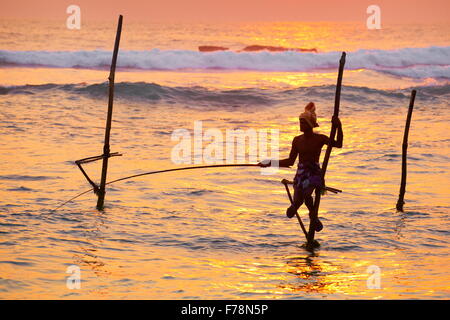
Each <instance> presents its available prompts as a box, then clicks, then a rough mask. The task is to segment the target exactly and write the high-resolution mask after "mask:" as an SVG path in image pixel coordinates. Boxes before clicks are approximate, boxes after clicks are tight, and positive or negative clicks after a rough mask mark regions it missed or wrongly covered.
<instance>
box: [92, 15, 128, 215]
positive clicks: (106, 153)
mask: <svg viewBox="0 0 450 320" xmlns="http://www.w3.org/2000/svg"><path fill="white" fill-rule="evenodd" d="M121 33H122V15H120V16H119V23H118V25H117V33H116V42H115V44H114V52H113V57H112V61H111V70H110V73H109V78H108V80H109V100H108V117H107V119H106V129H105V143H104V146H103V165H102V177H101V180H100V187H99V191H98V199H97V210H103V204H104V202H105V186H106V173H107V171H108V159H109V157H110V149H109V136H110V133H111V121H112V111H113V100H114V75H115V72H116V62H117V54H118V52H119V43H120V34H121Z"/></svg>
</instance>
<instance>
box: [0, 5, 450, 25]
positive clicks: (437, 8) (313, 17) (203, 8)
mask: <svg viewBox="0 0 450 320" xmlns="http://www.w3.org/2000/svg"><path fill="white" fill-rule="evenodd" d="M71 4H76V5H79V6H80V7H81V13H82V18H84V19H88V20H111V19H114V20H115V19H116V17H117V15H118V14H119V13H121V14H123V15H124V16H125V17H126V19H127V20H128V21H133V20H134V21H140V20H154V21H155V20H158V21H159V20H175V21H177V20H183V21H218V20H220V21H227V20H231V21H360V20H362V21H365V20H366V18H367V14H366V8H367V7H368V6H369V5H371V4H376V5H378V6H380V7H381V13H382V21H385V22H394V21H398V22H445V21H446V22H448V21H449V20H450V18H449V12H450V1H449V0H395V1H394V0H340V1H338V0H309V1H304V0H125V1H114V0H70V1H67V0H38V1H29V0H2V1H1V11H0V17H11V18H31V17H34V18H38V19H39V18H52V19H58V18H60V17H61V18H62V19H65V17H67V14H66V12H65V11H66V8H67V6H68V5H71Z"/></svg>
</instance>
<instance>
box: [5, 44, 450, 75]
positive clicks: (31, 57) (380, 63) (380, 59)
mask: <svg viewBox="0 0 450 320" xmlns="http://www.w3.org/2000/svg"><path fill="white" fill-rule="evenodd" d="M339 57H340V52H323V53H311V52H297V51H285V52H269V51H261V52H233V51H218V52H207V53H203V52H198V51H191V50H160V49H152V50H142V51H132V50H121V51H120V54H119V58H118V64H117V65H118V67H121V68H130V69H142V70H186V69H189V70H192V69H194V70H204V69H219V70H220V69H224V70H256V71H303V72H308V71H314V70H323V69H335V68H337V66H338V61H339ZM110 62H111V52H110V51H103V50H92V51H9V50H0V66H3V67H4V66H8V65H19V66H29V67H34V66H45V67H57V68H94V69H95V68H107V67H109V64H110ZM346 69H349V70H356V69H366V70H374V71H378V72H383V73H388V74H392V75H396V76H401V77H409V78H418V79H421V78H444V79H450V47H428V48H403V49H397V50H358V51H354V52H349V53H347V62H346Z"/></svg>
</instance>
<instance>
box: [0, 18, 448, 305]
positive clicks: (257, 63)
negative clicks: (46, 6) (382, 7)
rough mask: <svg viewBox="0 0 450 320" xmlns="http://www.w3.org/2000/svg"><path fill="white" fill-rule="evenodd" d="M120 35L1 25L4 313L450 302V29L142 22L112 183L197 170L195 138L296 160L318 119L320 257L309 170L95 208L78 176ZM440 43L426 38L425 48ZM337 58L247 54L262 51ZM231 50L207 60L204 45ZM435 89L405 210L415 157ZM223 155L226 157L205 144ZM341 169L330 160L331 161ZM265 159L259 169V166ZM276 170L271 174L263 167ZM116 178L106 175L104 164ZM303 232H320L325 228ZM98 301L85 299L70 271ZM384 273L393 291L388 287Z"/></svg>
mask: <svg viewBox="0 0 450 320" xmlns="http://www.w3.org/2000/svg"><path fill="white" fill-rule="evenodd" d="M115 28H116V25H115V22H114V21H112V22H86V23H85V24H83V25H82V29H81V30H79V31H74V30H67V29H66V28H65V22H64V21H14V20H10V21H1V22H0V137H1V139H0V195H1V197H0V298H2V299H11V298H12V299H29V298H35V299H36V298H37V299H55V298H56V299H79V298H83V299H108V298H117V299H130V298H135V299H162V298H163V299H355V298H356V299H392V298H393V299H402V298H403V299H426V298H431V299H448V298H449V296H450V276H449V272H448V264H449V262H450V261H449V258H448V257H449V253H450V250H449V235H450V220H449V213H450V197H449V187H448V186H449V183H450V178H449V169H450V165H449V163H450V153H449V147H450V136H449V133H448V132H449V130H448V129H449V120H450V116H449V110H450V108H449V103H448V101H449V98H450V82H449V79H450V67H449V66H450V38H449V34H450V32H449V31H450V25H449V24H441V25H386V26H383V29H382V30H372V31H370V30H366V29H365V26H364V25H363V24H361V23H356V22H352V23H350V22H349V23H331V22H330V23H328V22H326V23H325V22H324V23H297V22H290V23H287V22H286V23H282V22H279V23H230V24H223V23H217V24H179V23H171V24H169V23H166V24H163V23H136V22H133V23H128V22H127V21H126V17H125V20H124V29H123V33H122V40H121V46H120V49H121V50H120V53H119V60H118V70H117V72H116V91H115V101H114V115H113V123H112V133H111V151H112V152H120V153H122V154H123V156H121V157H115V158H112V159H111V160H110V165H109V170H108V180H109V181H111V180H114V179H117V178H121V177H124V176H128V175H132V174H138V173H142V172H146V171H152V170H160V169H167V168H173V167H180V165H177V164H174V163H173V162H172V160H171V152H172V150H173V147H174V146H175V145H176V142H174V141H172V140H171V135H172V132H173V131H174V130H176V129H187V130H189V132H193V128H194V121H202V123H203V127H204V129H205V130H206V129H208V128H214V129H218V130H220V131H221V132H223V133H224V134H225V131H226V130H227V129H244V130H245V129H255V130H260V129H278V130H279V137H280V156H281V157H282V158H285V157H287V156H288V153H289V150H290V145H291V142H292V139H293V137H294V136H296V135H298V134H299V128H298V120H297V117H298V114H299V113H300V112H302V111H303V108H304V106H305V105H306V103H308V102H309V101H314V102H315V103H316V106H317V113H318V122H319V124H320V127H319V128H318V129H317V131H318V132H321V133H324V134H328V133H329V131H330V118H331V115H332V110H333V104H334V94H335V83H336V76H337V66H338V61H339V57H340V54H341V51H346V52H347V62H346V69H345V71H344V80H343V87H342V96H341V113H340V118H341V120H342V123H343V129H344V146H343V148H342V149H334V150H333V152H332V156H331V159H330V163H329V166H328V170H327V184H328V185H330V186H332V187H335V188H338V189H342V190H343V192H342V193H340V194H338V195H334V194H327V195H326V196H324V197H323V198H322V201H321V208H320V213H319V214H320V216H321V220H322V222H323V224H324V229H323V231H321V232H320V233H317V234H316V239H317V240H318V241H319V242H320V244H321V246H320V248H318V249H317V250H314V252H310V251H307V250H306V249H304V248H303V246H302V244H303V243H304V238H303V235H302V233H301V230H300V228H299V225H298V223H297V221H295V220H294V219H288V218H287V217H286V216H285V210H286V208H287V206H288V204H289V202H288V198H287V196H286V192H285V190H284V187H283V185H282V184H281V183H280V181H281V179H283V178H288V179H292V177H293V175H294V173H295V168H283V169H280V170H279V172H278V173H276V174H274V175H262V174H261V171H260V169H259V168H251V167H247V168H221V169H219V168H215V169H204V170H191V171H178V172H172V173H164V174H160V175H152V176H146V177H140V178H136V179H132V180H126V181H122V182H118V183H116V184H113V185H111V186H110V187H109V188H108V189H107V194H106V203H105V210H104V211H103V212H98V211H97V210H96V209H95V204H96V197H95V195H94V194H93V193H88V194H86V195H84V196H82V197H80V198H77V199H76V200H75V201H73V202H70V203H68V204H67V205H65V206H63V207H61V208H59V209H58V210H56V211H53V209H55V208H56V207H57V206H58V205H60V204H61V203H63V202H64V201H66V200H68V199H70V198H71V197H73V196H75V195H76V194H77V193H80V192H81V191H84V190H87V189H88V188H89V184H88V183H87V182H86V181H85V179H84V177H83V176H82V174H81V172H80V171H79V170H78V169H77V167H76V165H75V163H74V161H75V160H77V159H81V158H85V157H89V156H94V155H98V154H100V153H102V150H103V137H104V125H105V119H106V110H107V88H108V85H107V82H106V80H107V77H108V74H109V70H108V69H109V64H110V59H111V50H112V46H113V43H114V36H115ZM418 35H420V36H418ZM254 44H258V45H267V46H282V47H286V48H316V49H317V51H318V52H317V53H307V52H296V51H284V52H268V51H261V52H242V51H241V50H242V48H244V47H245V46H248V45H254ZM201 45H217V46H224V47H228V48H230V49H229V50H227V51H220V52H211V53H200V52H199V51H198V48H197V47H198V46H201ZM412 89H415V90H417V96H416V101H415V107H414V112H413V117H412V123H411V129H410V135H409V147H408V178H407V179H408V180H407V188H406V195H405V201H406V203H405V212H404V213H400V212H396V210H395V204H396V201H397V197H398V192H399V184H400V168H401V144H402V139H403V130H404V124H405V119H406V113H407V107H408V104H409V98H410V93H411V90H412ZM205 145H206V142H205ZM323 153H324V152H323ZM246 160H247V162H248V159H246ZM259 160H262V159H259ZM85 168H86V170H87V172H88V174H89V175H90V176H91V177H92V178H93V179H94V180H95V181H98V180H99V178H100V168H101V164H100V163H99V162H95V163H92V164H88V165H85ZM299 213H300V216H301V217H302V219H304V221H305V222H306V223H307V222H308V218H307V216H308V215H307V212H306V209H305V208H303V207H302V208H301V209H300V211H299ZM72 265H75V266H78V267H79V268H80V270H81V288H80V289H69V288H68V287H67V278H68V277H69V276H70V274H68V273H66V271H67V268H68V267H69V266H72ZM371 266H377V267H378V268H379V269H378V270H379V271H380V286H379V288H375V289H371V288H369V287H368V285H367V284H368V280H370V279H372V278H371V276H372V275H371V274H370V273H369V271H368V268H369V269H370V267H371Z"/></svg>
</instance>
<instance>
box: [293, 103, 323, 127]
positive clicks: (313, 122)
mask: <svg viewBox="0 0 450 320" xmlns="http://www.w3.org/2000/svg"><path fill="white" fill-rule="evenodd" d="M298 119H299V121H300V130H301V131H303V132H305V131H309V130H312V129H313V128H315V127H318V126H319V125H318V124H317V116H316V106H315V104H314V102H310V103H308V104H307V105H306V107H305V111H304V112H303V113H301V114H300V116H299V117H298Z"/></svg>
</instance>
